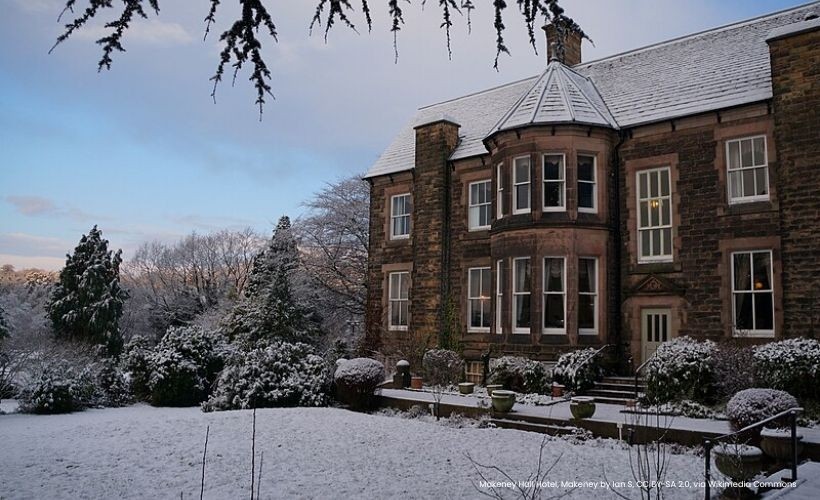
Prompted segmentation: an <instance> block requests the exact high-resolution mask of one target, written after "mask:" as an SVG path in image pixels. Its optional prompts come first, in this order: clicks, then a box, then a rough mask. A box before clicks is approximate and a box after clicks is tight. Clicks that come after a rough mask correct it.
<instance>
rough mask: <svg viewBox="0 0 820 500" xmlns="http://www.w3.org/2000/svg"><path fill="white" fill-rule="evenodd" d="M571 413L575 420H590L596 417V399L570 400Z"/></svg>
mask: <svg viewBox="0 0 820 500" xmlns="http://www.w3.org/2000/svg"><path fill="white" fill-rule="evenodd" d="M569 411H571V412H572V416H573V418H576V419H579V420H580V419H582V418H590V417H591V416H593V415H595V398H592V397H589V396H575V397H574V398H572V399H570V400H569Z"/></svg>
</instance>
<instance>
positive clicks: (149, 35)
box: [73, 19, 194, 46]
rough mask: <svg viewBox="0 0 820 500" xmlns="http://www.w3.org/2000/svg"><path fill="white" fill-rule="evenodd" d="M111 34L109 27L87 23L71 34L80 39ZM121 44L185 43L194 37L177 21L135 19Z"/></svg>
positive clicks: (164, 44) (98, 37)
mask: <svg viewBox="0 0 820 500" xmlns="http://www.w3.org/2000/svg"><path fill="white" fill-rule="evenodd" d="M110 34H111V28H106V27H105V26H102V25H89V26H85V27H84V28H83V29H81V30H78V31H77V32H76V33H75V34H74V35H73V36H75V37H76V38H79V39H81V40H94V41H96V40H99V39H100V38H103V37H106V36H108V35H110ZM123 39H124V41H123V45H126V44H127V43H129V42H133V43H142V44H146V45H162V46H169V45H187V44H189V43H191V42H193V41H194V37H193V36H191V34H190V33H188V31H187V30H186V29H185V28H184V27H183V26H182V25H181V24H179V23H166V22H163V21H159V20H156V19H149V20H140V21H135V22H134V23H133V24H132V25H131V27H130V28H129V29H128V31H127V32H126V34H125V36H124V37H123Z"/></svg>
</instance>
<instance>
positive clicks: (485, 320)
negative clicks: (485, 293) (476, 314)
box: [481, 299, 490, 328]
mask: <svg viewBox="0 0 820 500" xmlns="http://www.w3.org/2000/svg"><path fill="white" fill-rule="evenodd" d="M489 327H490V300H489V299H487V300H482V301H481V328H489Z"/></svg>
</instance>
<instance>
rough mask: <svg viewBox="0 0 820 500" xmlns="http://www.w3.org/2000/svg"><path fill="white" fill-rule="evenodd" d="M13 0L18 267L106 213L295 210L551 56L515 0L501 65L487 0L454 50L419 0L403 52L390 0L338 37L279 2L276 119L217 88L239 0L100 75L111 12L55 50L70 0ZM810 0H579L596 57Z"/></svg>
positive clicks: (10, 102) (119, 217)
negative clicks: (397, 136) (422, 125)
mask: <svg viewBox="0 0 820 500" xmlns="http://www.w3.org/2000/svg"><path fill="white" fill-rule="evenodd" d="M0 1H2V7H3V9H2V13H3V15H2V16H0V264H2V263H11V264H13V265H15V266H16V267H18V268H22V267H29V266H39V267H45V268H49V269H56V268H59V267H60V266H61V264H62V262H63V255H64V254H65V253H66V252H68V251H70V250H71V249H72V248H73V247H74V245H75V244H76V241H77V240H78V239H79V236H80V235H81V234H82V233H84V232H87V231H88V229H89V228H90V227H91V226H92V225H93V224H98V225H99V226H100V228H101V229H102V230H103V232H104V234H105V235H106V237H107V238H109V239H110V240H111V243H112V245H113V246H114V247H116V248H123V250H124V252H125V254H126V257H127V256H128V255H129V254H130V253H131V252H132V251H133V249H134V248H136V246H138V245H139V244H140V243H141V242H144V241H149V240H154V239H158V240H162V241H169V242H170V241H174V240H176V239H177V238H179V237H181V236H182V235H184V234H186V233H189V232H190V231H194V230H196V231H198V232H207V231H211V230H215V229H220V228H225V227H231V228H240V227H245V226H250V227H253V228H255V229H257V230H259V231H261V232H265V233H267V232H268V231H270V230H271V228H272V226H273V225H274V224H275V221H276V220H277V219H278V218H279V216H280V215H282V214H289V215H291V216H298V215H299V214H300V213H301V211H302V209H301V203H302V202H303V201H305V200H306V199H308V198H309V197H310V196H311V194H312V193H315V192H316V191H318V190H320V189H321V188H322V187H323V185H324V184H325V183H327V182H331V181H333V180H335V179H338V178H340V177H343V176H348V175H352V174H356V173H362V172H364V171H366V170H367V168H368V166H369V165H370V164H371V163H372V162H373V161H375V159H376V158H377V157H378V155H379V153H380V152H381V150H382V149H383V148H384V147H385V146H386V145H387V143H388V142H389V141H390V139H391V137H392V135H393V134H394V133H395V132H397V131H398V129H399V128H400V127H401V126H402V125H403V123H404V122H405V121H407V120H408V119H409V118H410V117H411V116H412V114H413V112H414V110H415V109H416V108H417V107H419V106H422V105H426V104H431V103H434V102H438V101H441V100H445V99H449V98H452V97H457V96H459V95H462V94H465V93H469V92H473V91H477V90H481V89H483V88H487V87H491V86H494V85H498V84H502V83H506V82H509V81H513V80H517V79H520V78H525V77H528V76H532V75H534V74H537V73H538V72H539V71H541V70H542V69H543V67H544V55H543V50H541V48H542V47H543V44H544V41H543V39H542V38H541V35H542V34H541V33H539V34H538V35H539V38H538V42H539V43H538V47H539V54H537V55H536V54H533V51H532V49H531V48H530V47H529V46H528V45H527V40H526V35H525V32H524V30H523V29H521V26H520V24H519V23H520V21H519V19H518V17H516V15H515V14H514V12H513V9H514V3H513V2H508V3H510V4H511V7H510V9H509V10H510V13H509V15H508V19H507V26H508V31H507V35H506V36H507V39H508V46H509V47H510V48H511V50H512V57H504V56H502V58H501V63H500V71H499V72H496V71H495V70H493V69H492V62H493V57H494V45H493V38H494V34H493V32H492V28H491V22H492V20H491V11H490V9H489V8H488V6H484V5H483V4H484V2H478V4H479V5H481V8H480V9H479V10H478V11H477V12H475V13H474V14H473V32H472V34H471V35H469V36H468V35H467V33H466V31H467V30H466V24H465V23H464V22H463V21H462V20H458V19H457V20H456V22H457V23H458V25H457V26H455V28H454V29H453V59H452V61H448V58H447V50H446V45H445V40H444V33H443V32H442V31H441V30H439V28H438V25H439V22H440V21H439V18H438V12H437V11H436V3H437V2H429V3H428V5H427V7H426V9H425V10H424V11H422V9H421V7H420V1H418V0H417V1H415V2H414V3H413V5H412V6H409V7H408V8H407V9H406V20H407V26H406V27H405V29H404V30H403V32H402V33H401V34H400V36H399V54H400V55H399V61H398V64H394V63H393V47H392V37H391V35H390V33H389V32H388V28H389V20H388V19H387V9H386V3H387V2H386V1H384V0H371V3H372V7H373V11H374V12H373V17H374V30H373V32H372V33H370V34H367V32H366V29H364V26H363V21H362V20H361V19H358V25H360V26H358V27H359V31H360V32H361V33H362V34H361V35H357V34H355V33H353V32H350V31H348V30H345V29H343V28H342V27H341V25H339V26H337V27H336V29H334V30H333V31H331V33H330V36H329V39H328V42H327V43H325V42H324V40H323V39H322V37H321V34H318V35H317V34H314V35H313V36H312V37H310V36H308V29H307V26H308V24H309V20H310V18H311V15H312V9H313V6H314V5H315V3H316V2H315V1H314V0H299V1H296V2H294V1H287V2H286V1H284V0H268V5H269V6H270V7H269V8H270V10H271V12H272V14H273V16H274V19H275V21H276V24H277V28H278V31H279V35H280V37H279V38H280V43H278V44H274V43H273V42H269V43H268V46H267V47H266V51H265V53H266V58H267V59H268V63H269V65H270V66H271V69H272V71H273V73H274V77H273V82H272V85H273V91H274V94H275V95H276V100H275V101H274V100H270V101H269V103H268V105H267V106H266V109H265V116H264V119H263V121H262V122H259V121H258V115H257V110H256V109H255V106H254V104H253V100H254V90H253V88H252V87H251V86H250V84H249V83H248V82H246V80H245V78H246V75H240V77H239V79H238V80H237V84H236V86H235V87H233V88H231V86H230V85H229V84H228V85H222V86H221V87H220V88H219V90H218V93H217V102H216V104H214V103H213V101H212V100H211V98H210V91H211V83H210V82H209V81H208V79H209V77H210V76H211V75H212V74H213V71H214V68H215V65H216V62H217V53H218V50H219V47H218V45H217V39H218V37H216V36H213V35H214V34H218V33H219V32H220V31H221V30H222V29H224V28H225V26H226V22H227V21H228V19H232V17H231V16H232V14H233V11H234V10H235V8H236V7H235V6H234V4H236V3H238V2H236V0H228V1H224V2H223V7H222V11H221V12H220V13H219V14H218V17H217V21H218V24H217V26H216V33H213V32H212V36H210V37H209V38H208V40H207V41H204V42H203V40H202V34H203V25H202V22H201V19H202V18H204V16H205V13H206V12H207V4H208V2H207V0H186V1H185V2H179V1H176V2H172V1H169V0H162V1H161V2H160V6H161V8H162V12H161V15H160V16H159V17H155V16H153V15H152V16H151V18H150V20H149V21H141V22H140V23H139V24H138V25H136V26H135V29H134V31H133V32H132V33H130V34H129V35H127V36H126V39H125V46H126V49H127V52H125V53H122V54H117V55H115V60H114V64H113V67H112V70H111V71H103V72H102V73H99V74H98V73H97V71H96V61H97V60H98V59H99V55H100V54H99V49H98V47H97V46H96V45H95V44H94V40H95V39H96V38H99V36H100V32H101V31H100V27H99V26H100V24H101V23H99V22H98V23H97V24H95V25H93V26H91V27H90V29H88V30H86V31H81V32H80V33H78V36H77V37H75V38H73V39H70V40H69V41H68V42H66V43H65V44H63V45H61V46H60V47H58V48H57V49H56V50H55V51H54V52H53V53H52V54H51V55H48V49H49V48H50V47H51V45H52V44H53V41H54V38H55V37H56V36H57V35H58V34H59V32H60V24H58V23H57V22H56V18H57V14H58V13H59V12H60V0H0ZM63 3H64V2H63ZM84 3H85V2H83V1H80V2H78V4H81V5H82V4H84ZM803 3H806V2H802V1H786V0H767V1H764V0H757V1H755V0H722V1H719V2H718V1H706V0H691V1H687V2H682V1H680V0H675V1H672V0H630V1H629V2H618V3H617V5H618V7H617V8H616V7H615V5H616V2H612V1H610V0H565V1H564V6H565V8H566V9H567V11H568V14H569V15H571V16H573V17H574V18H575V19H576V20H577V21H578V22H579V24H581V26H582V27H583V28H584V30H585V31H586V32H587V33H588V34H589V35H590V37H591V38H592V39H593V40H594V41H595V46H592V45H590V44H588V43H586V42H585V44H584V47H583V52H584V56H583V57H584V60H585V61H588V60H593V59H597V58H600V57H604V56H607V55H611V54H614V53H617V52H622V51H625V50H630V49H634V48H638V47H641V46H644V45H647V44H650V43H654V42H658V41H663V40H666V39H669V38H673V37H676V36H681V35H685V34H688V33H692V32H695V31H700V30H703V29H708V28H711V27H715V26H719V25H722V24H727V23H730V22H734V21H738V20H742V19H746V18H749V17H754V16H757V15H761V14H765V13H769V12H773V11H777V10H781V9H784V8H788V7H792V6H795V5H800V4H803ZM180 4H184V5H180ZM487 4H489V2H487ZM625 5H628V6H629V7H630V9H631V10H630V11H626V10H625V9H626V7H624V6H625ZM109 16H110V14H109ZM354 21H356V19H354Z"/></svg>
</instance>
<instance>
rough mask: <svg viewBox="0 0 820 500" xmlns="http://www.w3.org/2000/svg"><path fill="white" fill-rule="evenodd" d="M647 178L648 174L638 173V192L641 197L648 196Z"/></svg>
mask: <svg viewBox="0 0 820 500" xmlns="http://www.w3.org/2000/svg"><path fill="white" fill-rule="evenodd" d="M648 178H649V176H648V175H646V173H642V174H638V184H639V185H640V188H639V191H638V193H639V196H640V197H641V198H646V197H648V196H649V190H648V189H647V187H646V183H647V180H648Z"/></svg>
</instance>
